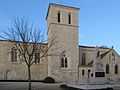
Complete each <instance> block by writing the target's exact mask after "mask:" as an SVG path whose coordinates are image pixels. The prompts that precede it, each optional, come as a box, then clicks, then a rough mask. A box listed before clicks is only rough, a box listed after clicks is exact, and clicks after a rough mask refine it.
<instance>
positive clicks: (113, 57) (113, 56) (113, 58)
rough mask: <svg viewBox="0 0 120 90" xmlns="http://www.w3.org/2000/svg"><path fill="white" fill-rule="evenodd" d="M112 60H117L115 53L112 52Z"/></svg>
mask: <svg viewBox="0 0 120 90" xmlns="http://www.w3.org/2000/svg"><path fill="white" fill-rule="evenodd" d="M112 60H113V61H115V54H114V53H113V52H112Z"/></svg>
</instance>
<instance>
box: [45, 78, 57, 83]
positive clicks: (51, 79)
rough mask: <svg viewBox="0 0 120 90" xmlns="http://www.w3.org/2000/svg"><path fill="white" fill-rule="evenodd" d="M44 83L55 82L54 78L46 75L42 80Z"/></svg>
mask: <svg viewBox="0 0 120 90" xmlns="http://www.w3.org/2000/svg"><path fill="white" fill-rule="evenodd" d="M43 82H44V83H55V80H54V79H53V78H52V77H46V78H45V79H44V80H43Z"/></svg>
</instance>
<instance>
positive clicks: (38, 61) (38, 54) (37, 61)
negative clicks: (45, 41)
mask: <svg viewBox="0 0 120 90" xmlns="http://www.w3.org/2000/svg"><path fill="white" fill-rule="evenodd" d="M35 63H40V52H39V49H38V48H37V49H36V50H35Z"/></svg>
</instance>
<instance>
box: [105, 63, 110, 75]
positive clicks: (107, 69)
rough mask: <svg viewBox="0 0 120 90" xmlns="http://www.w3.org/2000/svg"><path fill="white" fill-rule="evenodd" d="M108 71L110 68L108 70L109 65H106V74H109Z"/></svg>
mask: <svg viewBox="0 0 120 90" xmlns="http://www.w3.org/2000/svg"><path fill="white" fill-rule="evenodd" d="M109 69H110V68H109V64H107V65H106V74H109V73H110V71H109Z"/></svg>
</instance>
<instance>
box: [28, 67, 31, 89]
mask: <svg viewBox="0 0 120 90" xmlns="http://www.w3.org/2000/svg"><path fill="white" fill-rule="evenodd" d="M28 80H29V88H28V90H31V71H30V66H28Z"/></svg>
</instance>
